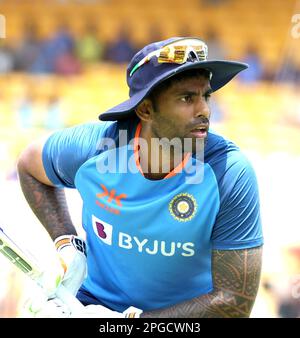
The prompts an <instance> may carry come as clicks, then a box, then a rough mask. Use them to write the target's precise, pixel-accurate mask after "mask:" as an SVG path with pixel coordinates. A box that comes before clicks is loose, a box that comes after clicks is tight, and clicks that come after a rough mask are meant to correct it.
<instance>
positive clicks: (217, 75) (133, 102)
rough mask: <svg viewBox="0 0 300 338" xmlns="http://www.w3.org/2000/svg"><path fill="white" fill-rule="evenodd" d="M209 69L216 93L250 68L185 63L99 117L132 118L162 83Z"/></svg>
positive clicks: (223, 63)
mask: <svg viewBox="0 0 300 338" xmlns="http://www.w3.org/2000/svg"><path fill="white" fill-rule="evenodd" d="M201 68H202V69H203V68H204V69H207V70H209V71H210V72H211V73H212V78H211V80H210V85H211V88H212V90H213V91H216V90H218V89H220V88H222V87H223V86H225V85H226V84H227V83H228V82H229V81H230V80H231V79H232V78H233V77H234V76H236V75H237V74H238V73H239V72H241V71H242V70H245V69H247V68H248V65H247V64H246V63H242V62H235V61H222V60H210V61H200V62H193V63H185V64H183V65H181V66H179V67H178V66H177V67H176V68H172V69H170V70H169V71H166V72H164V73H163V74H162V75H161V76H160V77H158V78H157V77H156V78H155V79H154V80H153V81H152V82H150V83H149V85H148V86H147V87H145V89H143V90H141V91H139V92H138V93H137V94H135V95H132V96H131V98H130V99H128V100H126V101H124V102H122V103H120V104H118V105H116V106H115V107H113V108H111V109H109V110H107V111H106V112H104V113H102V114H100V115H99V119H100V120H101V121H116V120H121V119H125V118H128V117H130V116H131V115H132V114H133V112H134V109H135V108H136V107H137V106H138V105H139V104H140V103H141V102H142V101H143V99H144V98H145V97H146V96H147V95H148V94H149V93H150V91H151V90H152V89H153V88H154V87H156V86H157V85H159V84H160V83H161V82H163V81H165V80H166V79H169V78H170V77H173V76H174V75H176V74H179V73H182V72H183V71H186V70H189V69H201Z"/></svg>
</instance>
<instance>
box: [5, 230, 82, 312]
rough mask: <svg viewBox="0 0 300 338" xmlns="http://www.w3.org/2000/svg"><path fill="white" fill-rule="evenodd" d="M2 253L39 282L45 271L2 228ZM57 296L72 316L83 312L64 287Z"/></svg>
mask: <svg viewBox="0 0 300 338" xmlns="http://www.w3.org/2000/svg"><path fill="white" fill-rule="evenodd" d="M0 252H1V253H2V254H3V255H4V256H5V257H7V258H8V259H9V260H10V262H11V263H12V264H14V265H15V266H16V267H17V268H19V269H20V270H21V271H22V272H23V273H25V274H26V275H27V276H29V277H30V278H31V279H32V280H34V281H35V282H37V281H38V280H39V277H40V276H41V275H42V274H43V271H45V269H42V268H41V267H40V265H39V264H38V263H37V261H36V259H35V258H34V257H33V256H32V255H31V254H29V253H28V252H25V250H24V249H22V248H21V247H20V246H19V245H18V244H16V243H15V242H14V241H13V240H12V239H11V238H10V237H9V236H8V235H7V234H5V232H4V231H3V229H2V228H0ZM39 286H41V287H42V285H39ZM56 296H57V297H58V298H59V299H60V300H61V301H62V302H63V303H64V304H66V305H67V306H68V308H69V309H70V311H71V312H72V315H74V314H76V313H80V312H82V311H83V309H84V306H83V305H82V304H81V303H80V301H79V300H78V299H77V298H76V297H75V296H74V295H73V294H72V293H70V292H69V291H68V290H67V289H66V288H65V287H64V286H63V285H60V286H59V287H58V289H57V291H56Z"/></svg>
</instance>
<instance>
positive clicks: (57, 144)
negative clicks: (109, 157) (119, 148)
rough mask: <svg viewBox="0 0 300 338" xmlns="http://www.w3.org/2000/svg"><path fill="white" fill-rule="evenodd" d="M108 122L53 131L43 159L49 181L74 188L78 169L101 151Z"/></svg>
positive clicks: (46, 144)
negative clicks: (101, 143)
mask: <svg viewBox="0 0 300 338" xmlns="http://www.w3.org/2000/svg"><path fill="white" fill-rule="evenodd" d="M108 125H109V122H102V123H101V122H99V123H86V124H81V125H78V126H75V127H71V128H66V129H63V130H60V131H57V132H55V133H54V134H52V135H51V136H50V137H49V138H48V139H47V141H46V143H45V145H44V147H43V152H42V160H43V165H44V169H45V172H46V175H47V177H48V178H49V180H50V181H51V182H52V183H53V184H54V185H55V186H57V187H61V188H75V184H74V179H75V175H76V173H77V170H78V169H79V168H80V166H81V165H82V164H83V163H85V162H86V161H87V160H88V159H89V158H91V157H93V156H95V155H96V154H97V152H98V144H99V142H100V140H101V138H103V137H105V136H106V134H107V129H108Z"/></svg>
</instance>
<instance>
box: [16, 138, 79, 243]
mask: <svg viewBox="0 0 300 338" xmlns="http://www.w3.org/2000/svg"><path fill="white" fill-rule="evenodd" d="M43 145H44V141H41V142H37V143H34V144H31V145H30V146H29V147H27V148H26V149H25V150H24V151H23V153H22V154H21V156H20V158H19V160H18V165H17V167H18V174H19V180H20V184H21V188H22V191H23V193H24V196H25V198H26V200H27V202H28V204H29V206H30V208H31V209H32V211H33V212H34V213H35V215H36V216H37V218H38V219H39V221H40V222H41V223H42V224H43V226H44V227H45V229H46V230H47V232H48V233H49V235H50V237H51V238H52V239H53V240H54V239H55V238H57V237H59V236H62V235H65V234H67V235H72V234H73V235H76V230H75V227H74V225H73V223H72V220H71V217H70V214H69V211H68V206H67V202H66V197H65V193H64V190H63V189H59V188H56V187H54V186H53V184H52V183H51V182H50V180H49V179H48V177H47V175H46V173H45V170H44V166H43V163H42V149H43Z"/></svg>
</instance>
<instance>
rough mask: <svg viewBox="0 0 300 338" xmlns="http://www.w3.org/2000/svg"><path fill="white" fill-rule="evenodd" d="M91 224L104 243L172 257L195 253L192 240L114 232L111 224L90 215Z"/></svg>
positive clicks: (187, 255) (188, 255)
mask: <svg viewBox="0 0 300 338" xmlns="http://www.w3.org/2000/svg"><path fill="white" fill-rule="evenodd" d="M92 224H93V229H94V232H95V234H96V236H97V237H98V238H99V239H100V240H101V241H102V242H103V243H105V244H107V245H112V246H118V247H119V248H122V249H125V250H133V251H135V252H139V253H146V254H148V255H162V256H166V257H172V256H175V255H181V256H183V257H192V256H194V255H195V244H194V243H192V242H184V243H181V242H173V241H170V242H166V241H160V240H157V239H154V240H153V239H148V238H140V237H137V236H134V235H130V234H128V233H125V232H121V231H120V232H115V233H114V235H113V226H112V225H111V224H108V223H106V222H104V221H102V220H101V219H99V218H97V217H96V216H94V215H92Z"/></svg>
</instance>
